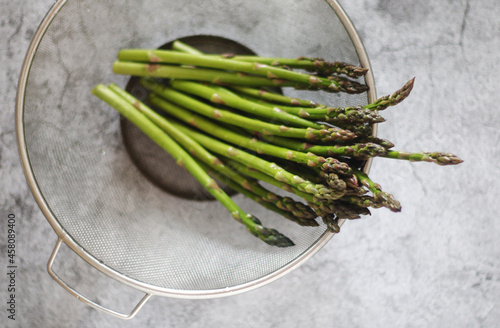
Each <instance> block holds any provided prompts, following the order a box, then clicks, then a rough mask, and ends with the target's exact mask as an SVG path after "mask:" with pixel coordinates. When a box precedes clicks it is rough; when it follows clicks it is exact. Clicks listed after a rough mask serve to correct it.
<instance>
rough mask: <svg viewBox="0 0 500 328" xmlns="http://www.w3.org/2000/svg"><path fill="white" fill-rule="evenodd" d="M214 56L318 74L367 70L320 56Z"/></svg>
mask: <svg viewBox="0 0 500 328" xmlns="http://www.w3.org/2000/svg"><path fill="white" fill-rule="evenodd" d="M209 56H211V57H214V58H229V59H233V60H237V61H243V62H250V63H259V64H265V65H269V66H276V67H289V68H297V69H304V70H306V71H308V72H316V73H317V74H318V75H319V76H324V77H327V76H330V75H332V74H344V75H347V76H349V77H360V76H363V75H365V74H366V72H368V70H367V69H365V68H363V67H359V66H355V65H352V64H348V63H345V62H340V61H333V62H327V61H325V60H324V59H322V58H310V57H298V58H280V57H261V56H254V55H236V54H232V53H225V54H221V55H209Z"/></svg>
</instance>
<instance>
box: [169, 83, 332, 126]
mask: <svg viewBox="0 0 500 328" xmlns="http://www.w3.org/2000/svg"><path fill="white" fill-rule="evenodd" d="M170 85H171V86H172V87H173V88H174V89H176V90H179V91H183V92H185V93H189V94H192V95H195V96H199V97H201V98H204V99H207V100H209V101H211V102H212V103H215V104H220V105H225V106H229V107H232V108H236V109H239V110H242V111H245V112H247V113H251V114H254V115H257V116H260V117H264V118H268V119H270V120H271V121H274V122H280V123H282V124H288V125H292V126H298V127H305V128H307V127H311V128H315V129H322V128H323V125H321V124H317V123H314V122H311V121H308V120H305V119H303V118H300V117H298V116H296V115H293V114H289V113H287V112H285V111H281V110H279V109H275V110H270V109H269V107H266V106H263V105H260V104H257V103H255V102H252V101H249V100H246V99H244V98H241V97H238V96H237V95H236V94H234V93H232V92H230V91H229V90H221V87H219V88H213V87H211V86H208V85H203V84H200V83H197V82H191V81H182V80H174V81H170ZM218 90H219V91H222V92H217V91H218Z"/></svg>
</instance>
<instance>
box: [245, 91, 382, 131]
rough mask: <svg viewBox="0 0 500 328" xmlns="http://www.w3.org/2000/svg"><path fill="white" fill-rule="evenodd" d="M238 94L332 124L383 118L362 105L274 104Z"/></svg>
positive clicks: (369, 121) (265, 104)
mask: <svg viewBox="0 0 500 328" xmlns="http://www.w3.org/2000/svg"><path fill="white" fill-rule="evenodd" d="M240 96H241V97H242V98H244V99H246V100H248V101H253V102H254V103H256V104H258V105H261V106H267V107H268V108H270V109H273V110H277V111H280V110H281V111H285V112H287V113H290V114H293V115H296V116H300V117H302V118H304V119H308V120H314V121H324V122H328V123H333V124H346V123H350V124H353V123H369V124H374V123H382V122H385V119H384V118H383V117H382V116H380V115H379V113H378V112H377V111H376V110H369V109H365V108H363V107H362V106H356V107H336V108H334V107H324V106H318V107H314V108H307V107H298V106H287V105H276V104H273V103H270V102H267V101H265V100H262V99H259V98H255V97H252V96H248V95H245V94H240Z"/></svg>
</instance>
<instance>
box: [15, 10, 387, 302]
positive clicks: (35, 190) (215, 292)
mask: <svg viewBox="0 0 500 328" xmlns="http://www.w3.org/2000/svg"><path fill="white" fill-rule="evenodd" d="M325 1H326V2H327V3H328V4H329V5H330V6H331V7H332V9H333V11H334V12H335V13H336V15H337V16H338V18H339V19H340V21H341V22H342V24H343V25H344V27H345V29H346V31H347V33H348V35H349V37H350V38H351V41H352V43H353V45H354V47H355V49H356V52H357V55H358V57H359V60H360V64H361V65H362V66H363V67H365V68H368V73H367V74H366V76H365V81H366V84H367V85H368V86H369V91H368V93H367V96H368V101H369V102H373V101H375V99H376V89H375V81H374V76H373V72H372V68H371V65H370V61H369V58H368V54H367V53H366V49H365V47H364V45H363V43H362V41H361V38H360V36H359V34H358V32H357V31H356V29H355V27H354V25H353V23H352V21H351V20H350V18H349V17H348V16H347V14H346V12H345V11H344V9H343V8H342V7H341V5H340V4H339V2H338V1H337V0H325ZM66 2H68V0H58V1H57V2H56V3H55V4H54V5H53V6H52V7H51V9H50V10H49V11H48V13H47V14H46V15H45V17H44V19H43V20H42V22H41V23H40V25H39V27H38V29H37V31H36V33H35V35H34V37H33V39H32V41H31V43H30V45H29V47H28V50H27V53H26V56H25V59H24V61H23V65H22V68H21V72H20V77H19V81H18V87H17V95H16V113H15V126H16V137H17V146H18V152H19V156H20V160H21V164H22V167H23V170H24V174H25V177H26V180H27V183H28V185H29V187H30V189H31V192H32V194H33V196H34V199H35V201H36V202H37V204H38V206H39V207H40V209H41V211H42V213H43V214H44V216H45V217H46V219H47V221H49V223H50V225H51V226H52V228H53V229H54V231H55V232H56V234H57V236H58V238H59V241H58V244H57V245H58V246H59V244H60V243H61V242H64V243H65V244H66V245H67V246H68V247H69V248H70V249H72V250H73V251H74V252H75V253H76V254H77V255H78V256H80V257H81V258H82V259H83V260H85V261H86V262H87V263H89V264H90V265H92V266H93V267H94V268H95V269H97V270H99V271H100V272H102V273H103V274H105V275H107V276H109V277H111V278H113V279H115V280H117V281H119V282H121V283H123V284H125V285H127V286H130V287H132V288H135V289H137V290H139V291H142V292H145V293H147V294H148V295H158V296H167V297H173V298H184V299H206V298H216V297H223V296H230V295H235V294H239V293H242V292H246V291H249V290H252V289H255V288H258V287H261V286H264V285H266V284H268V283H271V282H273V281H275V280H277V279H279V278H281V277H282V276H284V275H285V274H287V273H289V272H291V271H292V270H294V269H296V268H298V267H299V266H300V265H301V264H303V263H304V262H305V261H307V260H308V259H309V258H311V257H312V256H313V255H314V254H316V253H317V252H318V251H319V250H320V249H321V248H323V247H324V246H325V245H326V243H327V242H328V241H329V240H330V239H331V238H332V237H333V235H334V233H331V232H328V231H325V232H324V233H323V234H322V235H321V236H320V237H319V238H318V240H317V241H316V242H315V243H314V244H313V245H312V246H311V247H309V248H308V249H307V250H305V251H304V252H303V253H302V254H301V255H300V256H298V257H297V258H295V259H294V260H293V261H291V262H289V263H288V264H286V265H285V266H283V267H281V268H280V269H278V270H276V271H274V272H272V273H270V274H267V275H265V276H263V277H261V278H259V279H256V280H253V281H250V282H247V283H244V284H240V285H236V286H232V287H226V288H219V289H210V290H178V289H170V288H164V287H158V286H154V285H151V284H147V283H143V282H141V281H138V280H136V279H133V278H130V277H128V276H126V275H124V274H122V273H120V272H118V271H116V270H115V269H113V268H111V267H109V266H107V265H105V264H104V263H101V262H100V261H99V260H98V259H96V258H95V257H94V256H92V255H91V254H90V253H88V252H87V251H86V250H85V249H84V248H82V247H81V246H79V245H78V243H77V242H76V241H75V240H74V239H73V238H72V237H71V236H70V235H69V234H68V233H67V232H66V231H65V229H64V228H63V227H62V226H61V224H60V223H59V222H58V220H57V219H56V217H55V215H54V214H53V212H52V211H51V209H50V207H49V205H48V203H47V202H46V200H45V198H44V196H43V194H42V192H41V190H40V188H39V186H38V184H37V181H36V177H35V176H34V173H33V169H32V166H31V163H30V159H29V155H28V151H27V147H26V139H25V130H24V125H23V116H24V98H25V94H26V84H27V80H28V76H29V73H30V70H31V66H32V63H33V59H34V57H35V54H36V51H37V49H38V47H39V45H40V42H41V41H42V39H43V36H44V34H45V32H46V31H47V29H48V28H49V26H50V25H51V23H52V21H53V19H54V18H55V17H56V16H57V14H58V12H59V11H60V9H61V8H62V7H63V6H64V5H65V4H66ZM373 130H374V134H375V135H376V132H377V126H376V125H375V126H374V129H373ZM371 163H372V160H371V159H370V160H368V161H367V162H366V164H365V166H364V169H363V170H364V171H365V172H366V173H368V171H369V170H370V167H371ZM343 223H344V220H342V221H341V222H339V225H342V224H343ZM58 246H56V247H58ZM51 260H52V259H51Z"/></svg>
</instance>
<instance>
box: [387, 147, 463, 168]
mask: <svg viewBox="0 0 500 328" xmlns="http://www.w3.org/2000/svg"><path fill="white" fill-rule="evenodd" d="M384 157H387V158H394V159H404V160H409V161H410V162H418V161H423V162H431V163H435V164H438V165H456V164H460V163H462V162H463V160H462V159H461V158H459V157H458V156H456V155H453V154H450V153H440V152H420V153H408V152H404V151H396V150H389V151H388V152H387V154H386V155H385V156H384Z"/></svg>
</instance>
